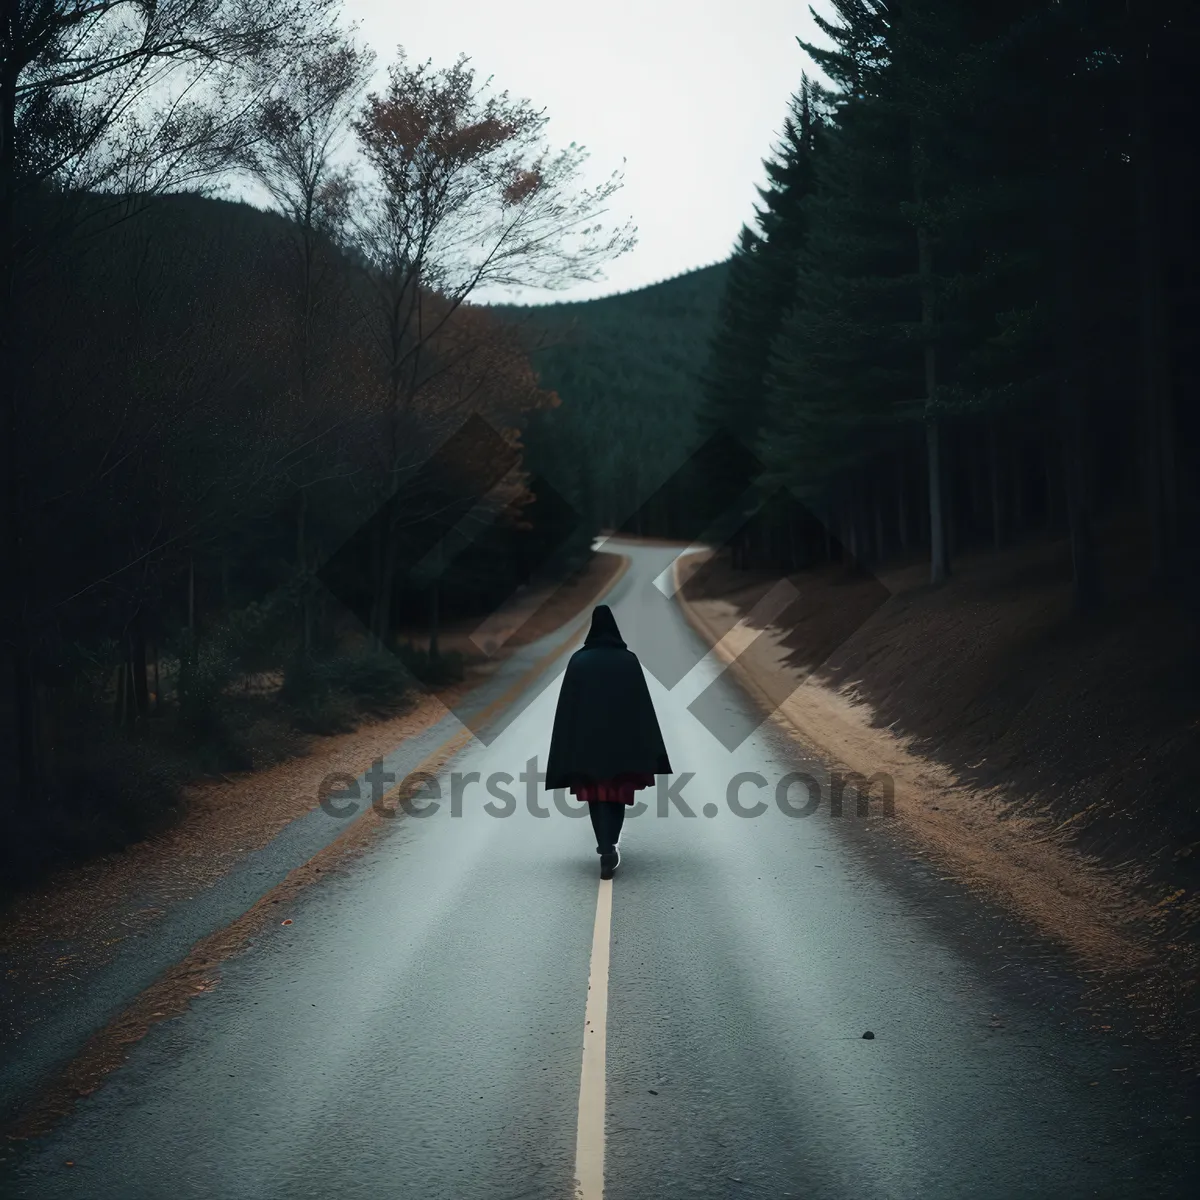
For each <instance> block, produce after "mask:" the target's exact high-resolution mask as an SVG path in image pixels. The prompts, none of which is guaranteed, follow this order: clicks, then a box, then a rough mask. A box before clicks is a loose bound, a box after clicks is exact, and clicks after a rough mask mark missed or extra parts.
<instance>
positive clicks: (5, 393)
mask: <svg viewBox="0 0 1200 1200" xmlns="http://www.w3.org/2000/svg"><path fill="white" fill-rule="evenodd" d="M14 13H15V10H14ZM11 19H13V20H16V17H15V15H14V16H13V17H12V18H11ZM16 87H17V72H16V70H15V69H14V68H13V67H12V66H11V65H10V64H7V63H2V64H0V570H2V571H3V574H4V582H3V583H2V584H0V647H2V648H3V650H4V652H5V653H4V657H5V658H6V659H7V660H8V661H7V664H6V666H7V669H8V671H9V672H11V674H10V688H11V690H10V695H11V697H12V706H13V725H14V728H13V740H14V747H13V749H14V752H15V759H16V780H15V787H14V788H13V789H12V791H11V792H9V789H7V788H0V822H3V818H5V817H6V816H7V815H8V814H9V813H12V812H13V811H15V810H16V809H17V807H18V806H20V805H33V806H35V807H37V806H39V805H40V803H41V794H42V791H43V785H44V782H45V779H44V773H43V769H42V768H43V763H42V759H41V755H40V754H39V753H38V728H37V715H36V699H37V696H36V693H37V688H36V685H35V671H34V659H33V652H32V646H31V639H30V636H29V635H30V613H29V592H28V580H29V568H28V564H27V562H26V538H27V530H26V524H25V522H26V509H25V477H24V470H25V459H24V455H23V454H22V445H23V442H22V437H23V432H24V431H23V429H22V425H21V411H20V401H19V398H18V389H19V387H20V384H21V377H20V375H19V374H18V372H17V370H16V367H17V355H16V346H15V344H14V329H13V318H14V316H15V289H16V253H17V252H16V232H15V221H14V214H15V200H16V176H17V149H16V112H17V98H16ZM3 823H6V822H3Z"/></svg>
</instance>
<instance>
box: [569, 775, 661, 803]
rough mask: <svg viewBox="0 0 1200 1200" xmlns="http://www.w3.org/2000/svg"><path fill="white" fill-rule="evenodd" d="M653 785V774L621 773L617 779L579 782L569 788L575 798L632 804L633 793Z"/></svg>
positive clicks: (589, 801)
mask: <svg viewBox="0 0 1200 1200" xmlns="http://www.w3.org/2000/svg"><path fill="white" fill-rule="evenodd" d="M653 786H654V776H653V775H648V774H641V775H622V776H621V777H620V778H619V779H601V780H600V781H599V782H598V783H581V784H579V785H578V786H577V787H573V788H572V789H571V795H572V796H574V797H575V798H576V799H577V800H585V801H587V802H588V803H591V801H593V800H609V801H611V802H612V803H614V804H633V803H634V799H633V793H634V792H638V791H641V789H642V788H648V787H653Z"/></svg>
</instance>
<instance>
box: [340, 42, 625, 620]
mask: <svg viewBox="0 0 1200 1200" xmlns="http://www.w3.org/2000/svg"><path fill="white" fill-rule="evenodd" d="M469 61H470V60H469V59H468V58H467V57H466V56H461V57H460V58H459V59H458V60H457V61H456V62H455V64H454V65H453V66H452V67H449V68H445V69H442V70H440V71H432V70H431V68H430V63H429V62H425V63H423V64H421V65H419V66H412V65H410V64H409V62H408V61H407V59H406V57H405V54H404V51H403V49H401V50H400V52H399V55H398V58H397V60H396V62H395V63H394V64H393V65H392V66H391V68H390V70H389V77H388V87H387V89H386V91H385V92H383V93H382V94H372V95H371V96H369V97H368V100H367V104H366V107H365V110H364V112H363V114H362V116H361V118H360V119H359V120H358V121H357V122H356V124H355V128H356V130H357V132H358V135H359V140H360V142H361V144H362V147H363V151H364V153H365V156H366V159H367V162H368V164H369V165H370V167H371V170H372V174H373V179H372V181H371V187H370V190H369V192H368V194H367V196H366V198H365V203H364V205H363V206H362V208H361V210H360V211H359V212H358V214H357V221H356V224H357V227H358V231H359V236H360V240H361V244H362V246H363V249H364V251H365V253H366V256H367V258H368V261H369V274H370V278H371V280H372V282H373V284H374V285H375V289H376V295H377V300H378V304H377V308H376V312H377V317H378V320H377V322H376V333H377V337H378V341H379V344H380V348H381V351H382V353H383V357H384V361H385V363H386V367H387V375H388V383H389V391H390V404H391V412H390V419H389V422H388V445H387V447H386V452H387V455H388V462H389V464H390V475H391V480H390V485H391V486H390V491H391V494H392V495H395V494H396V493H397V491H398V489H399V485H400V481H401V477H402V476H403V474H404V473H405V472H406V470H407V469H409V468H410V467H411V465H412V464H411V463H406V462H405V454H406V450H407V447H405V446H404V445H403V442H402V438H403V430H404V429H405V428H406V422H405V418H406V417H407V416H408V415H409V413H410V410H411V408H412V406H413V403H414V401H415V400H416V397H417V395H418V393H419V392H420V391H421V389H422V387H424V386H426V385H428V384H429V382H430V381H431V379H432V378H433V377H434V376H435V375H436V373H437V370H439V369H444V368H446V367H448V366H449V365H451V364H450V363H448V362H446V361H444V360H443V361H442V362H441V363H440V364H437V365H436V366H435V365H433V364H430V363H428V362H426V361H425V356H424V351H425V350H426V348H427V347H428V346H429V345H430V342H431V339H434V338H436V337H437V336H438V335H439V334H440V332H441V331H442V329H443V328H444V326H445V324H446V322H448V321H450V320H451V319H452V318H453V317H454V314H455V312H456V311H457V309H458V308H459V306H460V305H462V304H463V303H464V302H465V301H466V300H467V298H468V297H469V296H471V295H472V294H473V293H474V292H475V291H477V290H478V289H479V288H481V287H484V286H489V285H493V286H494V285H499V286H530V287H540V288H548V289H555V288H562V287H565V286H567V285H569V284H571V283H575V282H581V281H587V280H592V279H595V278H597V276H598V275H599V273H600V269H601V266H602V265H603V264H604V263H605V262H607V261H608V260H610V259H612V258H615V257H616V256H618V255H620V254H622V253H624V252H625V251H627V250H629V249H630V248H631V247H632V246H633V245H634V242H635V231H634V229H633V226H632V225H631V224H630V223H629V222H626V223H625V224H623V225H619V226H617V227H615V228H613V227H608V226H606V222H605V221H604V220H603V217H604V215H605V213H606V211H607V204H608V202H609V200H610V199H611V198H612V196H613V195H614V194H615V193H616V192H617V191H618V190H619V189H620V187H621V186H622V180H621V177H620V174H619V172H615V171H614V172H613V173H612V175H611V176H610V177H609V178H608V180H607V181H605V182H604V183H603V184H601V185H599V186H598V187H595V188H591V189H588V188H583V187H580V186H579V175H580V170H581V168H582V166H583V164H584V162H585V161H586V159H587V157H588V155H587V152H586V150H585V149H584V148H583V147H580V146H577V145H576V144H575V143H571V145H570V146H569V147H568V148H567V149H565V150H561V151H558V152H557V153H555V152H553V151H552V150H551V149H550V148H549V147H548V146H547V145H546V143H545V140H544V136H543V135H544V130H545V125H546V121H547V117H546V116H545V114H544V112H543V111H540V110H537V109H534V108H533V106H532V105H531V104H530V103H529V102H528V101H526V100H514V99H511V98H510V97H509V94H508V92H502V93H500V94H498V95H495V94H489V88H490V83H491V81H490V79H489V80H486V81H485V82H484V83H483V84H482V85H477V84H476V78H475V71H474V69H473V68H472V67H471V66H470V65H469ZM381 528H383V527H382V526H381ZM382 536H384V539H385V542H386V544H385V545H381V546H380V547H379V552H378V554H377V562H378V564H379V566H378V572H377V577H376V585H377V596H376V604H375V617H374V620H373V624H374V629H373V632H374V633H375V636H376V638H377V639H380V640H381V639H382V637H383V636H384V634H385V632H386V624H387V616H388V613H389V611H390V606H391V595H392V588H393V579H394V573H395V539H394V537H392V538H389V537H387V536H386V534H384V535H382Z"/></svg>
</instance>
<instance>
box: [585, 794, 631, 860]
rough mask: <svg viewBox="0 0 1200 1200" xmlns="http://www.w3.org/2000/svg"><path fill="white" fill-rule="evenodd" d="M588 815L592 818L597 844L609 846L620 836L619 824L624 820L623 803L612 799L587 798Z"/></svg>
mask: <svg viewBox="0 0 1200 1200" xmlns="http://www.w3.org/2000/svg"><path fill="white" fill-rule="evenodd" d="M588 815H589V816H590V817H591V818H592V829H593V831H594V832H595V834H596V845H597V846H599V847H601V848H603V847H606V846H611V845H612V844H613V843H614V842H615V841H616V840H617V838H619V837H620V836H621V826H622V825H623V824H624V822H625V805H624V804H617V803H614V802H613V801H612V800H589V801H588Z"/></svg>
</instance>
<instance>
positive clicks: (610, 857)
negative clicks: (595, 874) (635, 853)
mask: <svg viewBox="0 0 1200 1200" xmlns="http://www.w3.org/2000/svg"><path fill="white" fill-rule="evenodd" d="M620 865H621V851H620V850H618V849H617V847H616V846H613V848H612V849H611V850H610V851H609V852H608V853H607V854H601V855H600V878H601V879H611V878H612V877H613V872H614V871H615V870H616V869H617V868H618V867H619V866H620Z"/></svg>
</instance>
